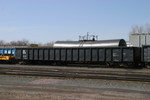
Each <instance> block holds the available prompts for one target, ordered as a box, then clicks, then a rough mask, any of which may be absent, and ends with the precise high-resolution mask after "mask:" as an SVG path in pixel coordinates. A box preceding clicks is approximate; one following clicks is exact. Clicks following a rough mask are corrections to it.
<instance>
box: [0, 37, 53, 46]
mask: <svg viewBox="0 0 150 100" xmlns="http://www.w3.org/2000/svg"><path fill="white" fill-rule="evenodd" d="M53 44H54V42H48V43H44V44H42V43H31V42H30V41H29V40H26V39H23V40H17V41H10V42H6V41H4V40H0V46H28V47H52V46H53Z"/></svg>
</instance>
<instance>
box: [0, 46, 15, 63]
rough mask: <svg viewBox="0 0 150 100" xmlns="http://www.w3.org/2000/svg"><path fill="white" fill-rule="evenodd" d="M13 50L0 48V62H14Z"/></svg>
mask: <svg viewBox="0 0 150 100" xmlns="http://www.w3.org/2000/svg"><path fill="white" fill-rule="evenodd" d="M15 50H16V49H15V48H5V47H3V48H0V62H1V63H13V62H15Z"/></svg>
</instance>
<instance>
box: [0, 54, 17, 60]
mask: <svg viewBox="0 0 150 100" xmlns="http://www.w3.org/2000/svg"><path fill="white" fill-rule="evenodd" d="M0 61H6V62H15V57H14V56H12V55H0Z"/></svg>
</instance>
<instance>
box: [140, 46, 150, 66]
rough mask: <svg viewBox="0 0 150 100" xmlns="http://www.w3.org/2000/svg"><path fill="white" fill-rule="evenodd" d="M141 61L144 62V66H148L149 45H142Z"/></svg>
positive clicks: (149, 56) (149, 64) (149, 58)
mask: <svg viewBox="0 0 150 100" xmlns="http://www.w3.org/2000/svg"><path fill="white" fill-rule="evenodd" d="M141 55H142V56H141V57H142V62H143V63H144V66H146V67H147V68H150V45H144V46H142V53H141Z"/></svg>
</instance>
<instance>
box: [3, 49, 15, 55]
mask: <svg viewBox="0 0 150 100" xmlns="http://www.w3.org/2000/svg"><path fill="white" fill-rule="evenodd" d="M15 51H16V49H15V48H0V54H1V55H7V54H8V55H12V56H14V57H15Z"/></svg>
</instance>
